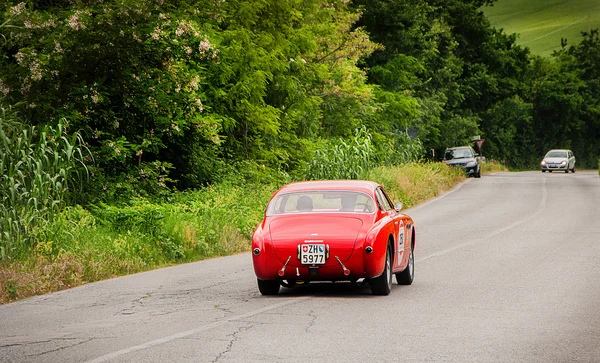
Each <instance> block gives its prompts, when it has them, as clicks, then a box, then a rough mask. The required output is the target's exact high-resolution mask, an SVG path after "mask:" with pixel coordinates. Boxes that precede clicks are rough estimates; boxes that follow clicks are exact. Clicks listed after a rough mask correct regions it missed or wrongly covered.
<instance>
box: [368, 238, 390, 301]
mask: <svg viewBox="0 0 600 363" xmlns="http://www.w3.org/2000/svg"><path fill="white" fill-rule="evenodd" d="M391 290H392V254H391V253H390V247H389V246H388V248H387V251H386V252H385V266H384V268H383V273H382V274H381V276H379V277H376V278H374V279H371V292H372V293H373V295H389V294H390V291H391Z"/></svg>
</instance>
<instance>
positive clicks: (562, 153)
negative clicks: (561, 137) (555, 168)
mask: <svg viewBox="0 0 600 363" xmlns="http://www.w3.org/2000/svg"><path fill="white" fill-rule="evenodd" d="M546 157H547V158H566V157H567V152H566V151H549V152H548V154H546Z"/></svg>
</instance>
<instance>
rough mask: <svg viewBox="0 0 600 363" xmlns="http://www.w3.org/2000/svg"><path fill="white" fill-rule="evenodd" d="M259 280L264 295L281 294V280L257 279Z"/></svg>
mask: <svg viewBox="0 0 600 363" xmlns="http://www.w3.org/2000/svg"><path fill="white" fill-rule="evenodd" d="M256 281H257V282H258V291H260V293H261V294H263V295H277V294H279V286H280V285H281V284H280V283H279V280H261V279H256Z"/></svg>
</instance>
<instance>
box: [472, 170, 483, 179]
mask: <svg viewBox="0 0 600 363" xmlns="http://www.w3.org/2000/svg"><path fill="white" fill-rule="evenodd" d="M473 176H474V177H476V178H481V169H477V172H476V173H475V174H473Z"/></svg>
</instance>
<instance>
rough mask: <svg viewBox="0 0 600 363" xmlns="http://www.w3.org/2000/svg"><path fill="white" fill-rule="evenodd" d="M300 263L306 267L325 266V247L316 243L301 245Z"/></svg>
mask: <svg viewBox="0 0 600 363" xmlns="http://www.w3.org/2000/svg"><path fill="white" fill-rule="evenodd" d="M300 262H301V263H302V264H304V265H322V264H324V263H325V245H324V244H316V243H310V244H302V245H300Z"/></svg>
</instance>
